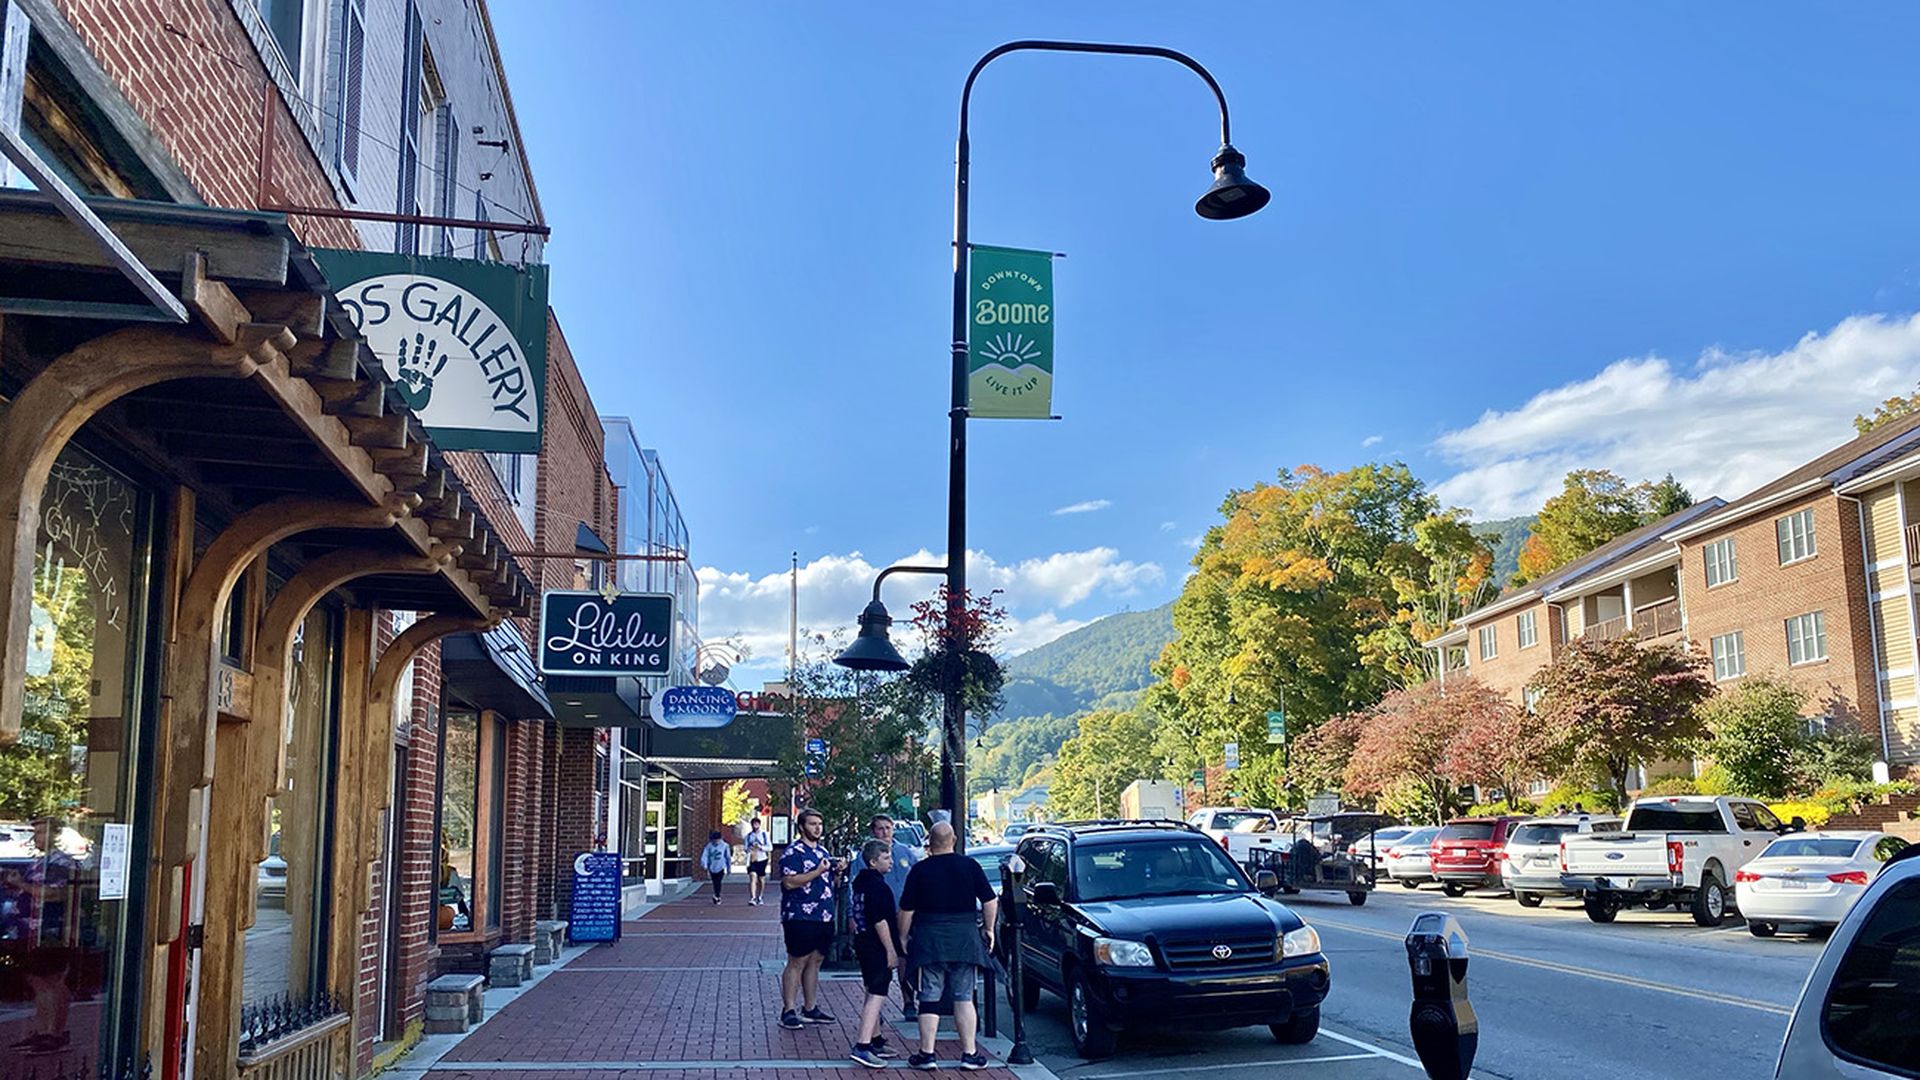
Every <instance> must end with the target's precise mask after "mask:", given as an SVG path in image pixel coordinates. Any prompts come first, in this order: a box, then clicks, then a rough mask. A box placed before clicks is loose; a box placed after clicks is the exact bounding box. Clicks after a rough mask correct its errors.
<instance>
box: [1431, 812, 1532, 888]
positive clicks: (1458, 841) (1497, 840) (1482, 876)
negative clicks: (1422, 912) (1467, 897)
mask: <svg viewBox="0 0 1920 1080" xmlns="http://www.w3.org/2000/svg"><path fill="white" fill-rule="evenodd" d="M1525 820H1526V818H1523V817H1474V818H1455V819H1453V820H1452V821H1449V822H1447V823H1446V825H1445V826H1443V827H1442V828H1441V830H1440V833H1439V835H1437V836H1435V837H1434V838H1433V848H1432V852H1433V876H1434V877H1435V878H1438V879H1439V881H1440V887H1441V889H1443V890H1444V891H1445V892H1446V894H1447V895H1448V896H1460V895H1462V894H1464V893H1465V892H1466V891H1467V890H1468V889H1488V888H1491V889H1504V888H1506V886H1505V885H1504V884H1502V883H1501V881H1500V858H1501V856H1503V855H1505V854H1506V849H1507V837H1508V836H1510V835H1511V834H1512V833H1513V827H1514V826H1515V825H1518V824H1519V823H1521V822H1522V821H1525Z"/></svg>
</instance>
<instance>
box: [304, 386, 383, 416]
mask: <svg viewBox="0 0 1920 1080" xmlns="http://www.w3.org/2000/svg"><path fill="white" fill-rule="evenodd" d="M307 384H308V385H310V386H312V387H313V389H314V392H315V393H317V394H319V395H320V411H322V412H324V413H326V414H327V415H328V416H369V417H371V416H383V415H385V414H386V411H387V409H386V405H387V400H386V397H387V396H386V393H385V388H384V387H382V386H381V385H380V384H379V383H377V382H374V381H373V380H372V379H327V378H321V377H319V376H314V377H312V378H309V379H308V380H307Z"/></svg>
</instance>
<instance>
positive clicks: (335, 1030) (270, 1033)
mask: <svg viewBox="0 0 1920 1080" xmlns="http://www.w3.org/2000/svg"><path fill="white" fill-rule="evenodd" d="M351 1020H352V1015H351V1014H349V1013H348V1012H346V1011H345V1010H343V1009H342V1008H341V1007H340V1005H339V1003H338V1002H336V1001H335V1000H334V998H333V995H331V994H324V993H323V994H318V995H315V996H314V997H312V998H310V999H308V1000H306V1001H301V1002H296V1001H294V1000H292V999H291V998H288V997H284V996H283V997H281V998H278V999H274V1000H269V1001H266V1002H263V1003H260V1004H256V1005H249V1006H247V1007H246V1008H244V1009H242V1010H241V1011H240V1060H239V1062H238V1066H239V1068H238V1070H237V1072H238V1075H239V1077H240V1080H334V1077H336V1076H337V1075H338V1072H337V1070H336V1069H335V1068H334V1063H335V1062H336V1060H344V1054H345V1052H346V1051H347V1049H348V1039H349V1036H350V1035H351V1034H352V1032H351V1030H350V1029H349V1027H348V1024H349V1022H350V1021H351Z"/></svg>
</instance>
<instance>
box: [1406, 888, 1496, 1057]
mask: <svg viewBox="0 0 1920 1080" xmlns="http://www.w3.org/2000/svg"><path fill="white" fill-rule="evenodd" d="M1407 970H1408V971H1409V972H1410V973H1411V974H1412V976H1413V1009H1412V1011H1411V1013H1410V1015H1409V1016H1408V1019H1407V1027H1408V1029H1409V1031H1410V1033H1411V1034H1412V1036H1413V1049H1414V1051H1415V1052H1416V1053H1418V1054H1419V1055H1420V1064H1421V1065H1422V1066H1424V1067H1425V1068H1426V1070H1427V1075H1428V1076H1429V1077H1431V1078H1432V1080H1467V1074H1468V1072H1469V1071H1471V1070H1472V1068H1473V1055H1474V1052H1475V1051H1477V1050H1478V1049H1479V1048H1480V1022H1479V1021H1478V1020H1477V1019H1475V1017H1474V1015H1473V1005H1472V1003H1471V1002H1469V1001H1468V1000H1467V934H1466V931H1464V930H1462V929H1460V924H1459V923H1458V922H1456V921H1455V920H1454V918H1453V916H1451V915H1445V914H1442V913H1440V912H1437V911H1428V912H1424V913H1422V914H1420V915H1417V916H1415V917H1414V920H1413V927H1412V928H1411V929H1409V930H1408V931H1407Z"/></svg>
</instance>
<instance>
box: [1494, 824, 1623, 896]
mask: <svg viewBox="0 0 1920 1080" xmlns="http://www.w3.org/2000/svg"><path fill="white" fill-rule="evenodd" d="M1619 831H1620V819H1619V818H1617V817H1611V816H1608V815H1604V814H1581V815H1579V816H1577V817H1576V816H1569V817H1550V818H1535V819H1534V820H1532V821H1523V822H1521V823H1520V824H1518V825H1515V826H1514V827H1513V832H1512V833H1511V834H1509V835H1508V836H1507V846H1506V847H1505V848H1503V849H1501V851H1500V854H1499V855H1498V856H1496V858H1498V859H1499V860H1500V883H1501V884H1502V885H1505V886H1506V887H1507V891H1508V892H1511V893H1512V894H1513V898H1514V899H1515V900H1518V901H1520V906H1521V907H1539V906H1540V900H1541V898H1542V897H1547V896H1572V895H1573V894H1574V890H1573V889H1569V888H1567V887H1566V886H1565V885H1562V884H1561V883H1560V841H1561V840H1562V839H1564V838H1566V837H1569V836H1577V835H1579V834H1581V833H1604V832H1619Z"/></svg>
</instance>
